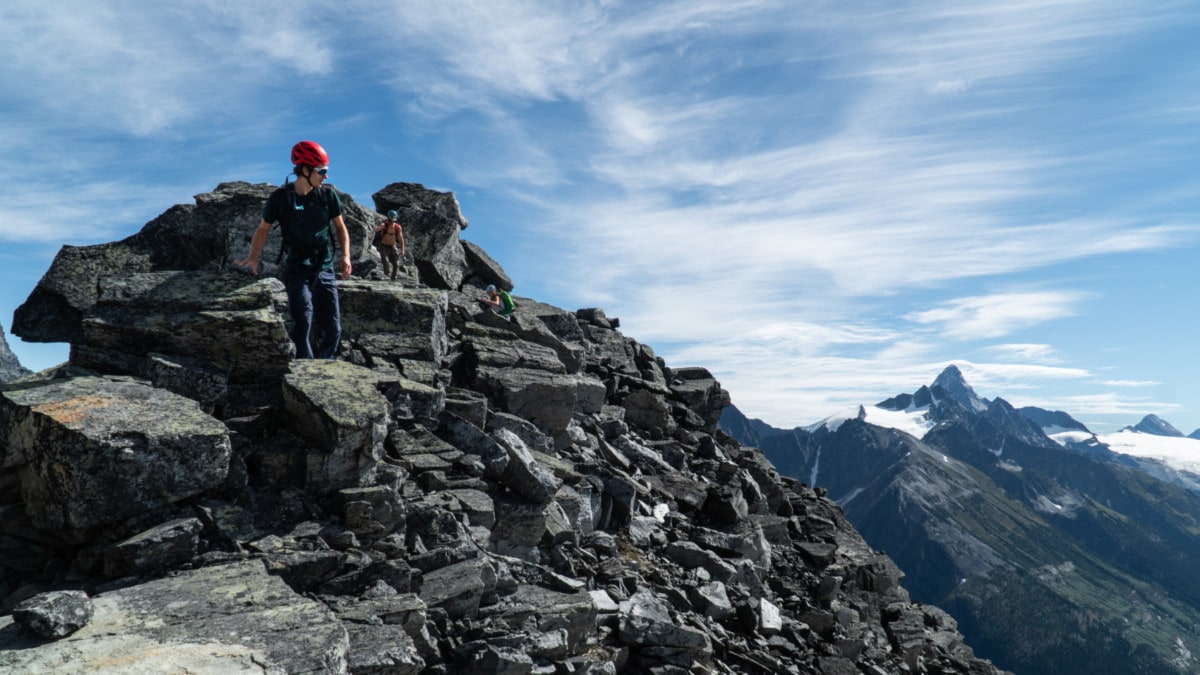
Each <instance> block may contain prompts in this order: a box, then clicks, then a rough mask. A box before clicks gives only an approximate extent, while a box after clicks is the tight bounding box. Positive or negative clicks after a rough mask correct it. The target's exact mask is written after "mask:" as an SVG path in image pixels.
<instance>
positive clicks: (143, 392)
mask: <svg viewBox="0 0 1200 675" xmlns="http://www.w3.org/2000/svg"><path fill="white" fill-rule="evenodd" d="M0 438H2V439H5V440H6V442H5V443H4V456H3V462H2V464H3V465H4V466H9V467H12V466H18V467H19V476H20V484H21V495H22V499H23V501H24V505H25V510H26V511H27V513H28V514H29V518H30V519H31V521H32V522H33V523H34V525H36V526H37V527H40V528H44V529H54V530H58V529H63V528H68V529H80V528H88V527H93V526H96V525H101V524H104V523H112V522H116V521H119V520H121V519H123V518H126V517H129V516H132V515H135V514H139V513H145V512H147V511H151V510H153V509H156V508H160V507H162V506H165V505H167V504H170V503H173V502H176V501H179V500H181V499H184V498H186V497H191V496H193V495H196V494H199V493H201V492H203V491H204V490H207V489H210V488H214V487H216V486H218V485H221V483H222V482H223V481H224V480H225V477H226V474H227V473H228V471H229V459H230V453H231V449H230V442H229V431H228V429H226V427H225V425H224V424H222V423H221V422H220V421H218V420H216V419H214V418H212V417H210V416H209V415H207V414H205V413H204V412H203V411H201V410H200V407H199V405H197V404H196V402H195V401H192V400H189V399H186V398H183V397H182V396H178V395H176V394H172V393H170V392H168V391H164V390H162V389H155V388H153V387H150V386H147V385H145V384H141V383H137V382H130V381H122V380H110V379H106V378H99V377H79V378H74V379H64V380H50V381H46V382H37V383H31V384H29V385H27V386H23V387H21V388H17V389H10V390H8V391H5V392H3V393H0Z"/></svg>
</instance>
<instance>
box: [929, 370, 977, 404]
mask: <svg viewBox="0 0 1200 675" xmlns="http://www.w3.org/2000/svg"><path fill="white" fill-rule="evenodd" d="M933 387H934V388H937V387H941V388H942V389H945V390H946V392H947V393H948V394H950V396H951V397H953V398H954V400H956V401H958V402H959V403H961V404H962V405H963V407H965V408H967V409H968V410H974V411H975V412H983V411H984V410H987V408H988V401H987V399H984V398H980V397H979V395H978V394H976V393H975V390H974V389H972V388H971V385H969V384H967V380H966V379H965V378H964V377H963V374H962V371H961V370H959V369H958V366H956V365H954V364H950V365H948V366H946V369H945V370H943V371H942V373H941V374H940V375H938V376H937V379H936V380H934V381H933Z"/></svg>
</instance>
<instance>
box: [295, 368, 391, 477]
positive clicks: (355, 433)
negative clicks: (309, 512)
mask: <svg viewBox="0 0 1200 675" xmlns="http://www.w3.org/2000/svg"><path fill="white" fill-rule="evenodd" d="M378 381H379V376H378V375H377V374H376V373H374V372H372V371H370V370H368V369H366V368H363V367H362V366H356V365H354V364H351V363H346V362H344V361H324V360H314V359H305V360H299V361H294V362H292V364H291V372H290V373H289V374H288V375H287V376H286V377H285V378H284V385H283V387H284V390H283V398H284V409H285V413H286V415H287V419H288V421H289V426H290V427H291V429H292V430H293V431H294V432H296V433H297V434H299V435H300V436H302V437H304V438H305V439H306V440H308V441H309V442H310V443H312V444H313V445H314V448H313V451H311V452H309V453H308V456H307V466H306V477H305V481H306V485H307V487H308V488H309V489H310V490H311V491H314V492H316V493H318V494H325V493H328V492H333V491H336V490H341V489H344V488H352V487H362V486H367V485H371V484H372V482H373V480H374V476H375V470H376V468H377V466H378V463H379V460H380V459H381V458H382V456H383V440H384V437H385V436H386V434H387V421H388V412H389V410H390V406H389V404H388V400H387V398H385V397H384V396H383V394H381V393H380V392H379V390H378V388H377V387H376V385H377V383H378Z"/></svg>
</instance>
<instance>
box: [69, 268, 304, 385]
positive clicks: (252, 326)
mask: <svg viewBox="0 0 1200 675" xmlns="http://www.w3.org/2000/svg"><path fill="white" fill-rule="evenodd" d="M97 288H98V292H97V296H96V300H95V302H94V303H93V304H92V306H91V307H89V308H87V309H86V310H84V312H83V318H82V320H81V324H80V335H79V338H78V339H77V340H76V341H75V344H74V349H73V350H72V363H74V364H76V365H80V366H84V367H88V368H93V369H96V370H101V371H108V372H113V371H115V372H124V373H132V374H138V375H149V374H151V373H150V371H151V369H152V368H153V367H154V366H155V365H157V364H155V363H154V362H152V361H148V360H147V355H148V354H151V353H156V354H162V355H169V356H179V357H184V358H185V359H186V360H187V361H188V362H190V363H197V362H198V363H200V364H203V366H200V367H192V368H190V369H189V370H190V371H192V372H199V371H200V370H201V369H202V368H203V367H204V366H207V367H208V370H209V371H210V372H212V373H215V374H217V375H219V374H222V373H223V374H224V375H225V376H226V377H227V378H228V379H229V380H230V381H233V382H258V381H261V380H267V381H271V380H277V379H279V378H280V377H281V376H282V375H283V373H284V372H286V371H287V367H288V366H287V364H288V359H289V358H290V356H291V355H292V352H293V347H292V342H291V339H290V338H289V337H288V334H287V330H286V329H285V327H284V322H283V318H282V314H281V306H280V305H279V304H277V301H278V300H279V299H280V297H281V294H282V292H283V285H282V283H281V282H279V281H278V280H276V279H263V280H256V279H254V278H252V277H249V276H246V275H241V274H221V273H214V272H155V273H147V274H129V275H124V276H104V277H101V278H100V279H99V280H98V281H97ZM176 363H177V364H179V363H181V362H179V361H176ZM217 386H218V387H219V382H218V385H217Z"/></svg>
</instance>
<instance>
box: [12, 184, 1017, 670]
mask: <svg viewBox="0 0 1200 675" xmlns="http://www.w3.org/2000/svg"><path fill="white" fill-rule="evenodd" d="M270 190H271V186H268V185H250V184H245V183H226V184H222V185H220V186H218V187H217V189H216V190H215V191H214V192H212V193H207V194H203V195H198V196H197V197H196V203H195V204H194V205H178V206H175V207H173V208H171V209H169V210H168V211H166V212H165V213H163V214H162V215H161V216H159V217H158V218H156V219H155V220H153V221H151V222H150V223H148V224H147V225H146V226H145V227H144V228H143V229H142V230H141V231H140V232H139V233H137V234H135V235H133V236H131V237H129V238H127V239H125V240H122V241H119V242H113V243H110V244H103V245H98V246H87V247H70V246H68V247H64V248H63V249H62V250H61V251H60V253H59V254H58V256H57V257H56V259H55V261H54V263H53V264H52V265H51V267H50V269H49V271H48V272H47V273H46V275H45V277H44V278H43V279H42V280H41V282H40V283H39V284H38V286H37V288H36V289H35V290H34V292H33V293H32V294H31V295H30V297H29V299H28V300H27V301H26V303H25V304H23V305H22V306H21V307H20V308H19V309H18V310H17V312H16V314H15V316H14V321H13V333H14V334H16V335H19V336H21V337H22V338H23V339H25V340H32V341H38V340H41V341H66V342H70V344H71V355H70V360H69V362H68V363H66V364H63V365H61V366H59V367H56V368H53V369H50V370H48V371H45V372H42V373H38V374H35V375H29V376H26V377H22V378H19V379H16V380H14V381H12V382H10V383H8V384H7V385H5V386H4V387H3V390H2V391H0V512H2V514H3V517H2V518H0V598H3V600H2V604H0V612H3V616H0V670H3V671H5V672H46V671H54V672H92V671H97V670H101V671H102V670H105V669H109V670H112V671H114V672H115V671H119V670H120V671H130V670H134V671H136V670H139V669H143V670H144V669H147V668H151V667H153V668H155V669H167V670H189V671H205V672H266V673H283V672H286V673H304V672H314V673H315V672H320V673H328V672H334V673H341V672H349V673H615V672H649V673H735V672H736V673H789V672H790V673H824V674H827V675H835V674H839V675H840V674H843V673H868V674H872V675H883V674H885V673H981V674H982V673H996V672H998V671H997V670H996V669H995V668H994V667H993V666H992V665H991V664H990V663H988V662H986V661H982V660H979V659H977V658H975V657H974V656H973V654H972V652H971V650H970V649H969V648H968V647H966V646H965V645H964V644H963V640H962V636H961V635H960V634H959V632H958V630H957V627H956V625H955V623H954V621H953V619H951V618H950V617H949V616H948V615H947V614H946V613H945V612H942V611H941V610H939V609H938V608H936V607H932V606H927V605H921V604H918V603H914V602H912V601H911V600H910V598H909V596H908V594H907V592H906V591H905V589H904V588H903V587H902V586H901V580H902V574H901V573H900V571H899V570H898V569H897V567H896V566H895V565H894V564H893V563H892V561H891V560H890V559H889V558H888V557H887V556H885V555H883V554H881V553H879V552H876V551H873V550H871V549H870V548H869V547H868V546H867V545H866V544H865V543H864V541H863V539H862V537H861V536H860V535H859V534H858V533H857V532H856V531H855V530H854V529H853V528H852V527H851V526H850V525H849V524H848V523H847V522H846V520H845V518H844V517H843V515H842V511H841V509H840V508H839V507H837V506H836V505H835V504H833V503H832V502H830V501H829V500H828V499H826V498H825V496H824V493H823V491H821V490H814V489H810V488H809V487H807V486H805V485H804V484H802V483H800V482H798V481H795V480H792V479H789V478H785V477H782V476H780V475H779V474H778V473H777V472H776V470H775V469H774V467H773V466H771V464H770V463H769V462H767V461H766V459H765V458H764V457H763V455H762V454H761V453H760V452H759V451H758V450H755V449H752V448H747V447H743V446H741V445H739V444H738V443H737V442H736V441H734V440H733V439H731V438H730V437H729V436H727V435H725V434H724V433H723V432H720V431H719V430H718V429H717V419H718V417H719V415H720V413H721V411H722V410H723V409H724V408H725V407H726V405H727V404H728V403H729V397H728V394H727V393H726V392H725V391H724V390H723V389H722V388H721V386H720V384H719V383H718V382H717V381H716V380H715V379H713V377H712V376H711V374H710V373H709V372H708V371H707V370H705V369H703V368H672V367H669V366H667V365H666V364H665V363H664V362H663V361H662V359H660V358H658V357H656V356H655V354H654V352H653V350H651V349H650V348H649V347H648V346H646V345H643V344H639V343H638V342H636V341H635V340H633V339H631V338H628V337H626V336H624V335H622V334H621V332H620V331H619V322H618V321H617V320H616V319H613V318H610V317H607V316H606V315H605V313H604V312H603V311H602V310H600V309H594V308H593V309H581V310H578V311H575V312H569V311H564V310H562V309H559V308H556V307H552V306H550V305H546V304H543V303H540V302H537V301H536V300H533V299H530V298H522V297H517V303H518V309H517V313H516V320H515V321H512V322H510V321H508V320H505V319H501V318H499V317H497V316H495V315H493V314H491V313H490V312H488V311H484V310H482V309H481V308H480V307H479V305H478V304H477V303H476V302H475V300H474V298H475V296H477V295H478V294H479V289H481V288H482V287H483V286H485V285H486V284H489V283H493V284H496V285H497V286H499V287H502V288H505V289H512V288H513V284H512V281H511V280H510V279H509V277H508V276H507V275H506V274H505V273H504V271H503V270H502V269H501V267H500V266H499V265H498V264H497V263H496V262H495V261H493V260H492V259H491V258H490V257H488V256H487V254H486V253H485V252H484V251H482V249H480V248H479V247H477V246H474V245H472V244H470V243H469V242H466V241H464V240H462V239H460V237H459V235H460V232H461V231H462V229H463V228H464V227H465V226H466V222H467V221H466V219H465V218H464V217H463V216H462V214H461V212H460V210H459V207H458V203H457V201H456V200H455V199H454V196H453V195H452V194H450V193H441V192H435V191H431V190H426V189H424V188H422V187H421V186H419V185H414V184H403V183H397V184H393V185H390V186H388V187H386V188H384V189H383V190H381V191H379V192H378V193H376V194H375V195H374V196H373V197H374V202H375V204H374V211H371V210H367V209H365V208H362V207H361V206H359V205H357V204H355V203H354V202H353V200H351V199H349V198H347V200H346V201H347V210H348V215H347V223H348V225H349V227H350V230H351V234H352V240H353V256H354V267H355V278H353V279H350V280H347V281H344V282H342V283H341V284H340V289H341V299H342V312H343V324H344V339H343V346H342V350H341V353H340V354H339V358H338V359H337V360H335V361H295V360H292V359H291V356H292V352H293V348H292V346H291V344H290V341H289V339H288V337H287V322H286V316H287V313H286V307H285V304H286V298H285V296H284V294H283V292H282V290H283V289H282V284H281V283H280V282H279V281H278V280H277V279H275V278H273V277H272V276H271V274H272V273H273V272H274V271H275V270H274V267H273V264H272V263H273V258H272V253H273V252H274V251H275V250H277V247H278V240H277V238H276V235H275V234H274V233H273V235H272V238H271V240H269V242H268V245H267V248H266V254H265V255H264V268H265V269H264V270H263V275H262V276H261V277H258V278H256V277H251V276H249V275H247V274H245V273H244V272H241V271H239V270H237V269H235V268H233V267H232V265H230V261H232V260H235V259H238V258H240V257H243V256H244V255H245V252H246V251H247V250H248V249H249V243H250V238H251V235H252V233H253V230H254V227H255V225H256V224H257V221H258V213H259V211H260V209H261V205H262V203H263V200H264V199H265V198H266V196H267V195H268V194H269V192H270ZM392 208H395V209H397V210H398V211H399V212H400V214H401V221H402V222H403V223H405V225H406V232H405V237H406V241H407V242H408V244H409V249H410V251H412V252H413V254H414V264H413V265H412V266H410V267H409V268H407V269H406V270H405V272H404V276H403V277H402V278H401V283H391V282H388V281H385V280H383V277H382V275H380V274H379V271H378V259H377V257H376V255H375V253H374V251H372V250H371V249H370V247H369V232H370V228H371V227H372V226H374V224H376V223H377V222H379V220H380V219H381V217H380V216H379V215H378V213H381V212H386V211H387V210H388V209H392Z"/></svg>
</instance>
